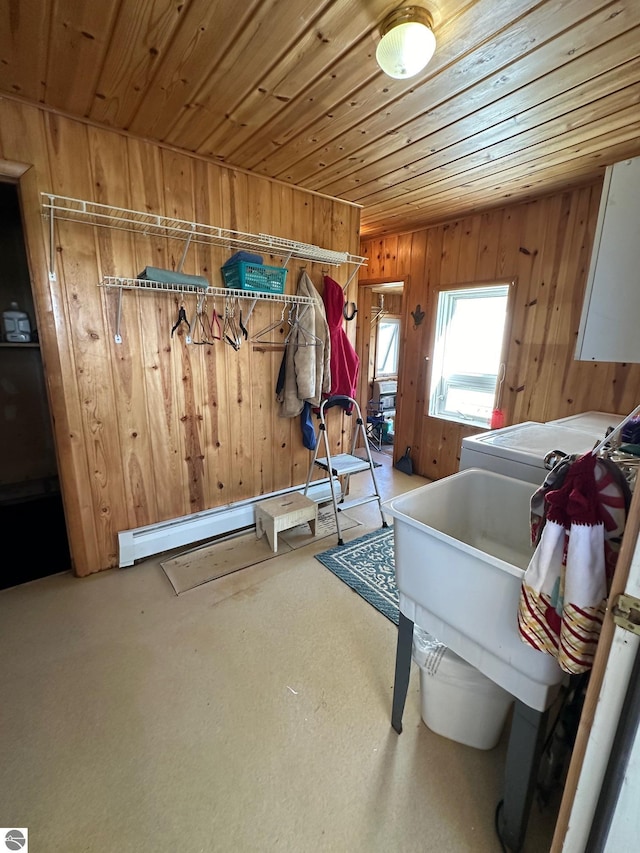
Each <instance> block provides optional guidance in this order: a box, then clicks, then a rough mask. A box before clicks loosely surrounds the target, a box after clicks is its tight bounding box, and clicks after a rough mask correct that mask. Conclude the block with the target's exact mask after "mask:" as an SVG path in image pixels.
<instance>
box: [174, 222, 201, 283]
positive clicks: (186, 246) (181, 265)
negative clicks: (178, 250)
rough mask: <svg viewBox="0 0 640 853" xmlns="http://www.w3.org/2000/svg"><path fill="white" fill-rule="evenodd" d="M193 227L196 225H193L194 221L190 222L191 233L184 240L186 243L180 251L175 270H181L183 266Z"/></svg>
mask: <svg viewBox="0 0 640 853" xmlns="http://www.w3.org/2000/svg"><path fill="white" fill-rule="evenodd" d="M195 227H196V226H195V225H194V223H193V222H192V223H191V233H190V234H189V236H188V237H187V241H186V243H185V244H184V249H183V252H182V257H181V258H180V263H179V264H178V269H177V272H182V267H183V266H184V262H185V260H186V258H187V252H188V251H189V245H190V243H191V238H192V237H193V232H194V230H195Z"/></svg>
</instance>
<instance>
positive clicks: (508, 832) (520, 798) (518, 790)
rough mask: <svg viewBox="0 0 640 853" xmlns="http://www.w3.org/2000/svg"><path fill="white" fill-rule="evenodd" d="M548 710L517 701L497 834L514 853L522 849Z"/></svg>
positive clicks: (544, 735)
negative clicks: (537, 708) (536, 708)
mask: <svg viewBox="0 0 640 853" xmlns="http://www.w3.org/2000/svg"><path fill="white" fill-rule="evenodd" d="M548 717H549V711H548V710H547V711H535V710H534V709H533V708H529V706H528V705H525V704H524V702H521V701H520V700H516V703H515V707H514V709H513V720H512V723H511V734H510V736H509V746H508V749H507V760H506V768H505V782H504V799H503V802H502V808H501V810H500V814H499V817H498V826H497V829H498V835H499V836H500V838H501V840H502V842H503V843H504V844H505V845H506V846H507V848H508V849H509V850H511V851H512V853H518V851H520V850H521V849H522V845H523V843H524V837H525V833H526V830H527V822H528V820H529V812H530V810H531V803H532V802H533V794H534V792H535V787H536V781H537V776H538V767H539V764H540V758H541V756H542V749H543V747H544V741H545V737H546V731H547V720H548Z"/></svg>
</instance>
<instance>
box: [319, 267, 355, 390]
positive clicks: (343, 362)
mask: <svg viewBox="0 0 640 853" xmlns="http://www.w3.org/2000/svg"><path fill="white" fill-rule="evenodd" d="M322 299H323V301H324V305H325V310H326V313H327V323H328V325H329V336H330V340H331V391H330V396H332V397H334V396H335V395H336V394H345V395H346V396H347V397H355V396H356V394H357V391H358V376H359V371H360V359H359V358H358V354H357V352H356V351H355V349H354V348H353V346H352V345H351V342H350V341H349V338H348V337H347V333H346V332H345V330H344V328H343V325H342V309H343V308H344V293H343V292H342V288H341V287H340V285H339V284H338V282H337V281H334V280H333V279H332V278H330V277H329V276H328V275H325V277H324V293H323V294H322ZM325 396H326V395H325Z"/></svg>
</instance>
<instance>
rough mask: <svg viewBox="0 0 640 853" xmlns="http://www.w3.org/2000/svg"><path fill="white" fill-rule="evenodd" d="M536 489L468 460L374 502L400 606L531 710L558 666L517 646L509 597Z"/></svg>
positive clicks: (552, 687) (556, 677)
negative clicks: (381, 516) (390, 525)
mask: <svg viewBox="0 0 640 853" xmlns="http://www.w3.org/2000/svg"><path fill="white" fill-rule="evenodd" d="M537 488H538V487H537V486H536V485H535V484H531V483H526V482H524V481H522V480H516V479H513V478H511V477H506V476H504V475H502V474H496V473H494V472H492V471H484V470H480V469H477V468H470V469H467V470H465V471H461V472H459V473H458V474H453V475H451V476H450V477H444V478H443V479H442V480H437V481H435V482H433V483H429V484H428V485H426V486H421V487H420V488H417V489H414V490H412V491H410V492H406V493H405V494H403V495H399V496H398V497H396V498H392V499H391V500H389V501H385V502H384V503H383V505H382V507H383V511H384V512H385V513H386V514H388V515H390V516H392V517H393V518H394V531H395V533H394V541H395V565H396V581H397V585H398V592H399V599H400V601H399V603H400V611H401V612H402V613H403V614H404V615H405V616H406V617H407V618H408V619H410V620H411V621H413V622H415V623H416V624H417V625H419V626H420V627H421V628H424V629H425V630H426V631H428V632H429V633H430V634H432V635H433V636H434V637H437V638H438V639H439V640H440V641H441V642H442V643H444V644H445V645H447V646H448V647H449V648H450V649H451V650H452V651H454V652H455V653H456V654H458V655H460V657H462V658H463V659H464V660H466V661H468V662H469V663H470V664H472V665H473V666H475V667H476V668H477V669H479V670H480V672H482V673H484V675H486V676H487V677H488V678H490V679H491V680H492V681H494V682H495V683H496V684H499V685H500V686H501V687H503V688H504V689H505V690H508V691H509V693H511V694H512V695H513V696H515V697H516V698H517V699H520V700H521V701H522V702H524V703H525V704H526V705H528V706H529V707H531V708H534V709H535V710H537V711H544V710H546V709H547V708H548V707H549V705H550V704H551V703H552V702H553V700H554V698H555V696H556V694H557V692H558V689H559V686H560V684H561V682H562V681H563V679H564V677H565V675H564V672H563V671H562V670H561V669H560V667H559V666H558V664H557V662H556V660H555V658H554V657H552V656H551V655H548V654H546V653H544V652H540V651H537V650H536V649H534V648H532V647H531V646H529V645H527V644H525V643H524V642H523V641H522V640H521V638H520V634H519V632H518V620H517V614H518V602H519V597H520V587H521V583H522V578H523V575H524V572H525V569H526V568H527V566H528V565H529V561H530V559H531V556H532V554H533V548H532V546H531V543H530V501H531V496H532V495H533V493H534V492H535V490H536V489H537Z"/></svg>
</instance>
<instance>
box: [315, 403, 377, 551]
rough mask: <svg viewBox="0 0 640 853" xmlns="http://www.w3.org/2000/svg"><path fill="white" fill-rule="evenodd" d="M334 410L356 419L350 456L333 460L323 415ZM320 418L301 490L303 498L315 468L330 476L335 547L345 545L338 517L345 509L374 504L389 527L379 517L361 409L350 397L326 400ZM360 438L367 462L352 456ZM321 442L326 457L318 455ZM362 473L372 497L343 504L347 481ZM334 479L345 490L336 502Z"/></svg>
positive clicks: (373, 476)
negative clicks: (341, 481)
mask: <svg viewBox="0 0 640 853" xmlns="http://www.w3.org/2000/svg"><path fill="white" fill-rule="evenodd" d="M333 406H341V407H342V408H344V409H345V410H346V411H347V412H351V414H352V415H353V416H354V417H355V420H356V428H355V429H354V431H353V437H352V440H351V451H350V453H338V454H337V455H336V456H332V455H331V450H330V449H329V437H328V435H327V424H326V419H325V412H326V411H327V409H330V408H332V407H333ZM319 417H320V424H319V427H318V434H317V435H316V447H315V450H314V453H313V459H312V461H311V465H310V466H309V476H308V477H307V484H306V486H305V489H304V494H305V495H306V494H307V491H308V489H309V485H310V484H311V478H312V477H313V472H314V469H315V467H316V466H317V467H319V468H322V470H323V471H326V472H327V474H328V475H329V487H330V489H331V502H332V503H333V512H334V515H335V518H336V529H337V532H338V545H344V542H343V539H342V530H341V529H340V513H341V512H344V510H346V509H350V508H351V507H354V506H361V505H362V504H367V503H371V502H372V501H377V502H378V509H379V510H380V518H381V519H382V526H383V527H388V526H389V525H388V524H387V521H386V520H385V517H384V515H383V513H382V502H381V498H380V492H379V490H378V483H377V481H376V475H375V472H374V466H373V459H372V458H371V450H370V449H369V442H368V441H367V431H366V425H365V423H364V421H363V420H362V414H361V412H360V406H359V405H358V403H357V401H356V400H354V399H353V397H346V396H344V395H339V396H335V397H329V398H328V399H326V400H323V401H322V403H321V404H320V415H319ZM359 437H362V441H363V445H364V449H365V453H366V458H364V459H363V458H362V457H361V456H356V454H355V450H356V447H357V445H358V438H359ZM321 442H322V449H323V451H324V453H325V456H319V455H318V454H319V452H322V451H321V446H320V445H321ZM361 471H368V472H369V474H370V476H371V484H372V487H373V494H371V495H365V496H363V497H360V498H353V499H352V500H345V498H344V496H345V495H347V494H348V493H349V479H350V477H351V475H352V474H358V473H360V472H361ZM335 477H344V487H343V489H342V492H341V495H342V496H341V498H340V501H338V500H337V499H336V486H335V482H334V478H335Z"/></svg>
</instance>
